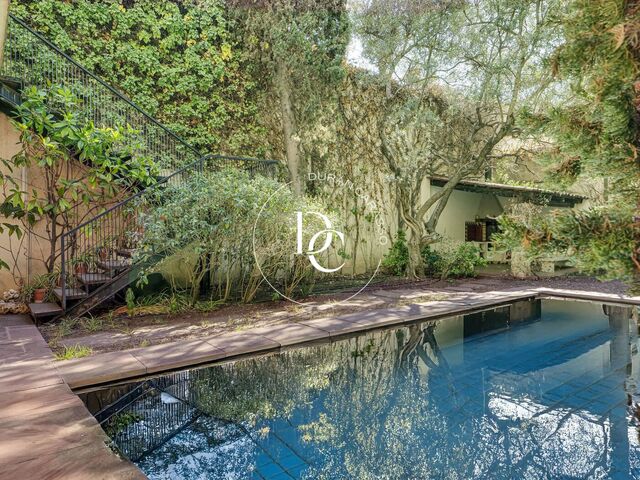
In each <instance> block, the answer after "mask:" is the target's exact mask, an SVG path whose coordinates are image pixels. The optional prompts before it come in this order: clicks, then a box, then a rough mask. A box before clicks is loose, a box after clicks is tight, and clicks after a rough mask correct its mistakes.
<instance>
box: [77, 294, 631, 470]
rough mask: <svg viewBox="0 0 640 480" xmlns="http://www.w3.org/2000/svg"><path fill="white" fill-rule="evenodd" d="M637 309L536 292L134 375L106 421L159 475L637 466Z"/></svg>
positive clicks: (93, 398) (106, 398) (100, 397)
mask: <svg viewBox="0 0 640 480" xmlns="http://www.w3.org/2000/svg"><path fill="white" fill-rule="evenodd" d="M633 317H634V315H632V309H631V308H626V307H612V306H607V307H603V306H602V305H597V304H592V303H585V302H565V301H552V300H544V301H542V302H540V301H526V302H518V303H515V304H513V305H510V306H506V307H501V308H498V309H496V310H492V311H487V312H482V313H476V314H472V315H467V316H459V317H452V318H447V319H442V320H438V321H429V322H424V323H421V324H415V325H412V326H408V327H403V328H399V329H395V330H387V331H377V332H372V333H369V334H366V335H360V336H358V337H354V338H349V339H346V340H341V341H339V342H334V343H331V344H322V345H313V346H309V347H306V348H300V349H294V350H290V351H287V352H284V353H281V354H277V355H271V356H268V357H262V358H255V359H247V360H241V361H237V362H235V363H231V364H225V365H219V366H214V367H209V368H203V369H195V370H191V371H187V372H181V373H177V374H172V375H168V376H166V377H163V378H160V379H156V380H152V381H148V382H145V383H141V384H137V385H135V386H130V387H127V388H126V389H125V390H127V391H129V394H128V395H127V396H126V397H125V398H124V400H120V402H119V403H116V406H115V408H112V409H111V410H109V411H108V412H107V413H113V412H115V411H118V410H120V411H119V413H116V414H115V415H112V416H111V417H110V419H109V420H107V421H106V422H105V423H104V426H105V429H106V430H107V431H108V432H110V434H111V435H112V438H113V439H114V442H115V444H116V445H118V446H119V448H120V449H121V450H122V451H123V452H124V453H125V454H127V455H128V456H129V457H130V458H131V459H132V460H134V461H135V462H136V464H137V465H138V466H139V467H140V468H141V469H142V470H143V471H144V472H145V473H146V474H147V475H148V476H149V477H150V478H152V479H183V478H184V479H196V478H202V479H217V478H220V479H244V478H257V479H284V478H289V479H290V478H296V479H297V478H300V479H425V478H451V479H470V478H493V479H512V478H527V479H528V478H530V479H542V478H635V477H636V476H639V477H640V444H639V441H638V430H637V419H636V417H635V415H634V411H635V407H634V405H635V400H636V399H635V393H636V384H637V378H638V367H639V365H638V359H637V346H638V344H637V325H636V323H635V321H634V319H633ZM636 318H637V316H636ZM122 393H123V390H122V389H113V390H111V391H101V392H94V393H91V394H87V395H86V396H85V401H86V402H87V405H88V406H89V407H90V408H93V410H94V411H96V410H98V408H99V406H101V405H103V404H105V403H109V402H110V401H112V400H113V398H117V397H118V396H120V395H122ZM638 401H640V398H639V399H638ZM105 415H106V414H105V413H103V414H102V417H99V419H101V418H103V417H104V416H105Z"/></svg>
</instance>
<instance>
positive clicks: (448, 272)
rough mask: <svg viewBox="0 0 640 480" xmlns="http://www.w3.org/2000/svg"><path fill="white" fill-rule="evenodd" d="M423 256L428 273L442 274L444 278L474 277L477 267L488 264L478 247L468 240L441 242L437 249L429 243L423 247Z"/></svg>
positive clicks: (433, 274) (432, 274) (441, 276)
mask: <svg viewBox="0 0 640 480" xmlns="http://www.w3.org/2000/svg"><path fill="white" fill-rule="evenodd" d="M422 258H423V259H424V263H425V272H426V274H427V275H431V276H436V275H437V276H440V278H441V279H443V280H444V279H445V278H449V277H454V278H461V277H474V276H475V274H476V273H475V270H476V268H477V267H481V266H484V265H486V260H485V259H484V258H482V257H481V256H480V250H479V249H478V247H477V246H476V245H474V244H472V243H466V242H464V243H459V244H456V243H451V242H445V243H441V244H440V246H439V248H438V249H437V250H435V249H433V248H431V247H430V246H428V245H427V246H426V247H425V248H423V249H422Z"/></svg>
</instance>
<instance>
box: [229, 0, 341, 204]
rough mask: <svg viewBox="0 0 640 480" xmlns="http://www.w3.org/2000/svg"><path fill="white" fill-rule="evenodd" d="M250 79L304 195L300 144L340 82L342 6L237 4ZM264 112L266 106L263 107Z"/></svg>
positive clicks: (325, 1)
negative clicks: (263, 96) (270, 112)
mask: <svg viewBox="0 0 640 480" xmlns="http://www.w3.org/2000/svg"><path fill="white" fill-rule="evenodd" d="M235 12H236V14H237V16H238V18H239V24H240V25H242V26H243V28H244V33H243V35H244V38H245V48H247V50H248V52H249V54H250V55H251V58H252V60H253V62H252V68H254V73H255V74H254V76H255V78H257V79H262V85H263V87H264V88H265V90H266V91H268V92H269V94H270V97H271V98H274V99H277V102H276V105H271V106H272V107H273V108H274V109H275V110H277V111H278V113H279V118H280V124H281V132H282V141H283V145H284V153H285V158H286V163H287V167H288V170H289V175H290V178H291V182H292V188H293V190H294V192H295V193H296V194H298V195H300V194H302V193H303V192H304V190H305V184H304V174H305V173H306V171H307V164H306V162H307V160H306V159H305V156H304V152H303V149H304V138H305V137H306V136H307V134H308V130H307V131H305V129H309V128H310V126H311V125H312V124H313V119H314V118H316V114H317V112H318V111H319V110H320V109H321V108H323V106H324V103H325V102H326V101H327V99H330V98H331V97H332V95H334V94H335V92H336V89H337V85H338V84H339V81H340V80H341V78H342V77H343V60H344V53H345V48H346V45H347V42H348V18H347V15H346V10H345V2H344V0H270V1H266V2H260V3H257V4H246V3H243V2H237V3H236V6H235ZM267 107H269V102H267Z"/></svg>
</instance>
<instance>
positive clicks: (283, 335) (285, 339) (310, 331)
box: [251, 323, 330, 347]
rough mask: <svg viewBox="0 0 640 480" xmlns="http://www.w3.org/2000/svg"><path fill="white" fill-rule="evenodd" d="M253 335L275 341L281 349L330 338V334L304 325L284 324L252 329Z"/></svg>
mask: <svg viewBox="0 0 640 480" xmlns="http://www.w3.org/2000/svg"><path fill="white" fill-rule="evenodd" d="M251 333H252V334H257V335H261V336H263V337H266V338H268V339H270V340H273V341H274V342H277V343H278V344H280V346H281V347H286V346H289V345H293V344H296V343H303V342H311V341H316V340H322V339H325V338H330V336H329V332H326V331H324V330H321V329H318V328H313V327H310V326H308V325H304V324H302V323H283V324H280V325H270V326H266V327H260V328H252V329H251Z"/></svg>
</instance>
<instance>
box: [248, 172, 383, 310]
mask: <svg viewBox="0 0 640 480" xmlns="http://www.w3.org/2000/svg"><path fill="white" fill-rule="evenodd" d="M308 180H309V181H311V182H317V183H325V184H327V185H328V186H330V187H331V188H332V189H333V191H335V189H337V188H339V189H345V191H348V193H350V194H351V196H352V197H353V196H354V195H355V198H356V199H357V201H358V203H359V205H360V207H361V208H360V212H361V213H362V214H363V215H366V218H368V219H369V220H370V222H371V223H372V225H373V228H372V229H371V230H372V235H370V238H369V239H368V241H369V242H374V243H377V244H379V245H380V246H384V245H386V244H387V243H388V242H389V239H388V235H387V230H386V227H385V224H384V215H383V214H382V212H380V211H379V210H378V205H377V203H376V202H375V201H374V200H373V199H372V198H371V197H370V196H369V195H368V194H367V193H365V191H364V190H363V189H362V188H359V187H357V186H356V185H354V184H353V182H351V181H349V180H347V181H344V180H343V179H342V178H341V177H339V176H336V175H333V174H320V173H310V174H309V175H308ZM290 184H291V182H289V183H287V184H284V185H282V186H281V187H280V188H279V189H277V190H276V191H274V192H273V193H272V194H271V195H270V196H269V198H268V199H267V200H266V202H265V203H264V204H263V205H262V206H261V208H260V211H259V212H258V216H257V217H256V220H255V222H254V226H253V233H252V242H253V245H252V248H253V256H254V258H255V261H256V265H257V268H258V270H259V272H260V275H261V276H262V279H263V280H264V281H265V282H266V283H267V284H268V285H269V286H270V287H271V289H273V291H274V292H276V293H277V294H278V295H279V296H280V297H282V298H286V299H287V300H288V301H290V302H293V303H296V304H298V305H304V303H303V302H299V301H297V300H295V299H293V298H291V294H289V295H286V294H285V293H284V292H283V288H281V287H278V286H277V285H278V284H279V279H278V273H277V272H278V271H279V269H278V268H277V267H274V268H270V269H266V268H264V265H263V262H264V261H265V260H264V258H261V255H260V254H259V253H258V252H259V250H262V249H263V248H258V242H260V241H262V239H259V238H256V231H257V228H258V225H259V223H260V221H261V220H262V216H263V214H264V212H265V211H266V210H268V209H269V208H270V207H274V206H275V203H276V202H277V201H278V198H279V194H280V193H281V192H282V190H283V189H285V188H288V187H289V185H290ZM351 214H352V215H353V214H354V213H353V210H352V212H351ZM275 220H276V221H278V222H284V226H285V228H283V230H284V231H285V232H287V236H288V237H290V238H283V239H279V241H280V242H281V244H280V245H277V246H275V245H269V246H267V250H268V249H269V247H272V248H285V249H288V252H285V253H288V254H289V265H288V267H289V268H290V269H291V268H292V269H294V270H295V269H296V268H297V267H299V269H301V270H304V269H305V268H307V267H311V268H313V269H314V270H315V272H317V274H320V275H323V276H326V277H329V276H336V275H340V274H341V272H342V270H343V269H344V268H345V266H346V265H347V255H346V253H345V252H346V250H347V248H348V247H349V246H351V247H352V248H357V247H358V245H356V244H355V241H354V239H350V238H349V236H348V234H347V233H345V232H344V231H343V230H345V229H344V228H342V227H340V226H339V225H336V224H335V223H336V222H335V220H332V219H331V218H330V217H329V215H327V214H326V213H323V212H319V211H317V208H316V209H314V208H308V209H306V208H302V207H299V208H296V209H294V210H293V211H290V210H289V211H286V213H283V214H282V218H278V219H275ZM269 221H271V219H269ZM345 224H346V222H345ZM261 247H265V246H264V245H261ZM305 263H307V264H306V265H305ZM381 264H382V259H381V258H380V260H378V263H377V266H376V268H375V269H374V271H373V273H371V275H365V278H364V279H363V280H362V282H361V283H360V284H359V285H356V287H357V288H358V290H357V291H356V292H355V293H354V294H352V295H350V296H349V297H347V298H345V299H343V300H341V301H340V302H337V304H341V303H346V302H348V301H349V300H351V299H352V298H354V297H355V296H357V295H358V294H360V293H361V292H362V291H363V290H364V289H365V288H367V286H368V285H369V284H370V283H371V281H372V280H373V279H374V277H375V276H376V275H377V273H378V271H379V270H380V265H381ZM291 265H293V267H291ZM355 268H356V266H355V265H352V269H355ZM270 277H271V278H270ZM295 281H296V280H293V281H292V283H295ZM334 304H335V303H334Z"/></svg>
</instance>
